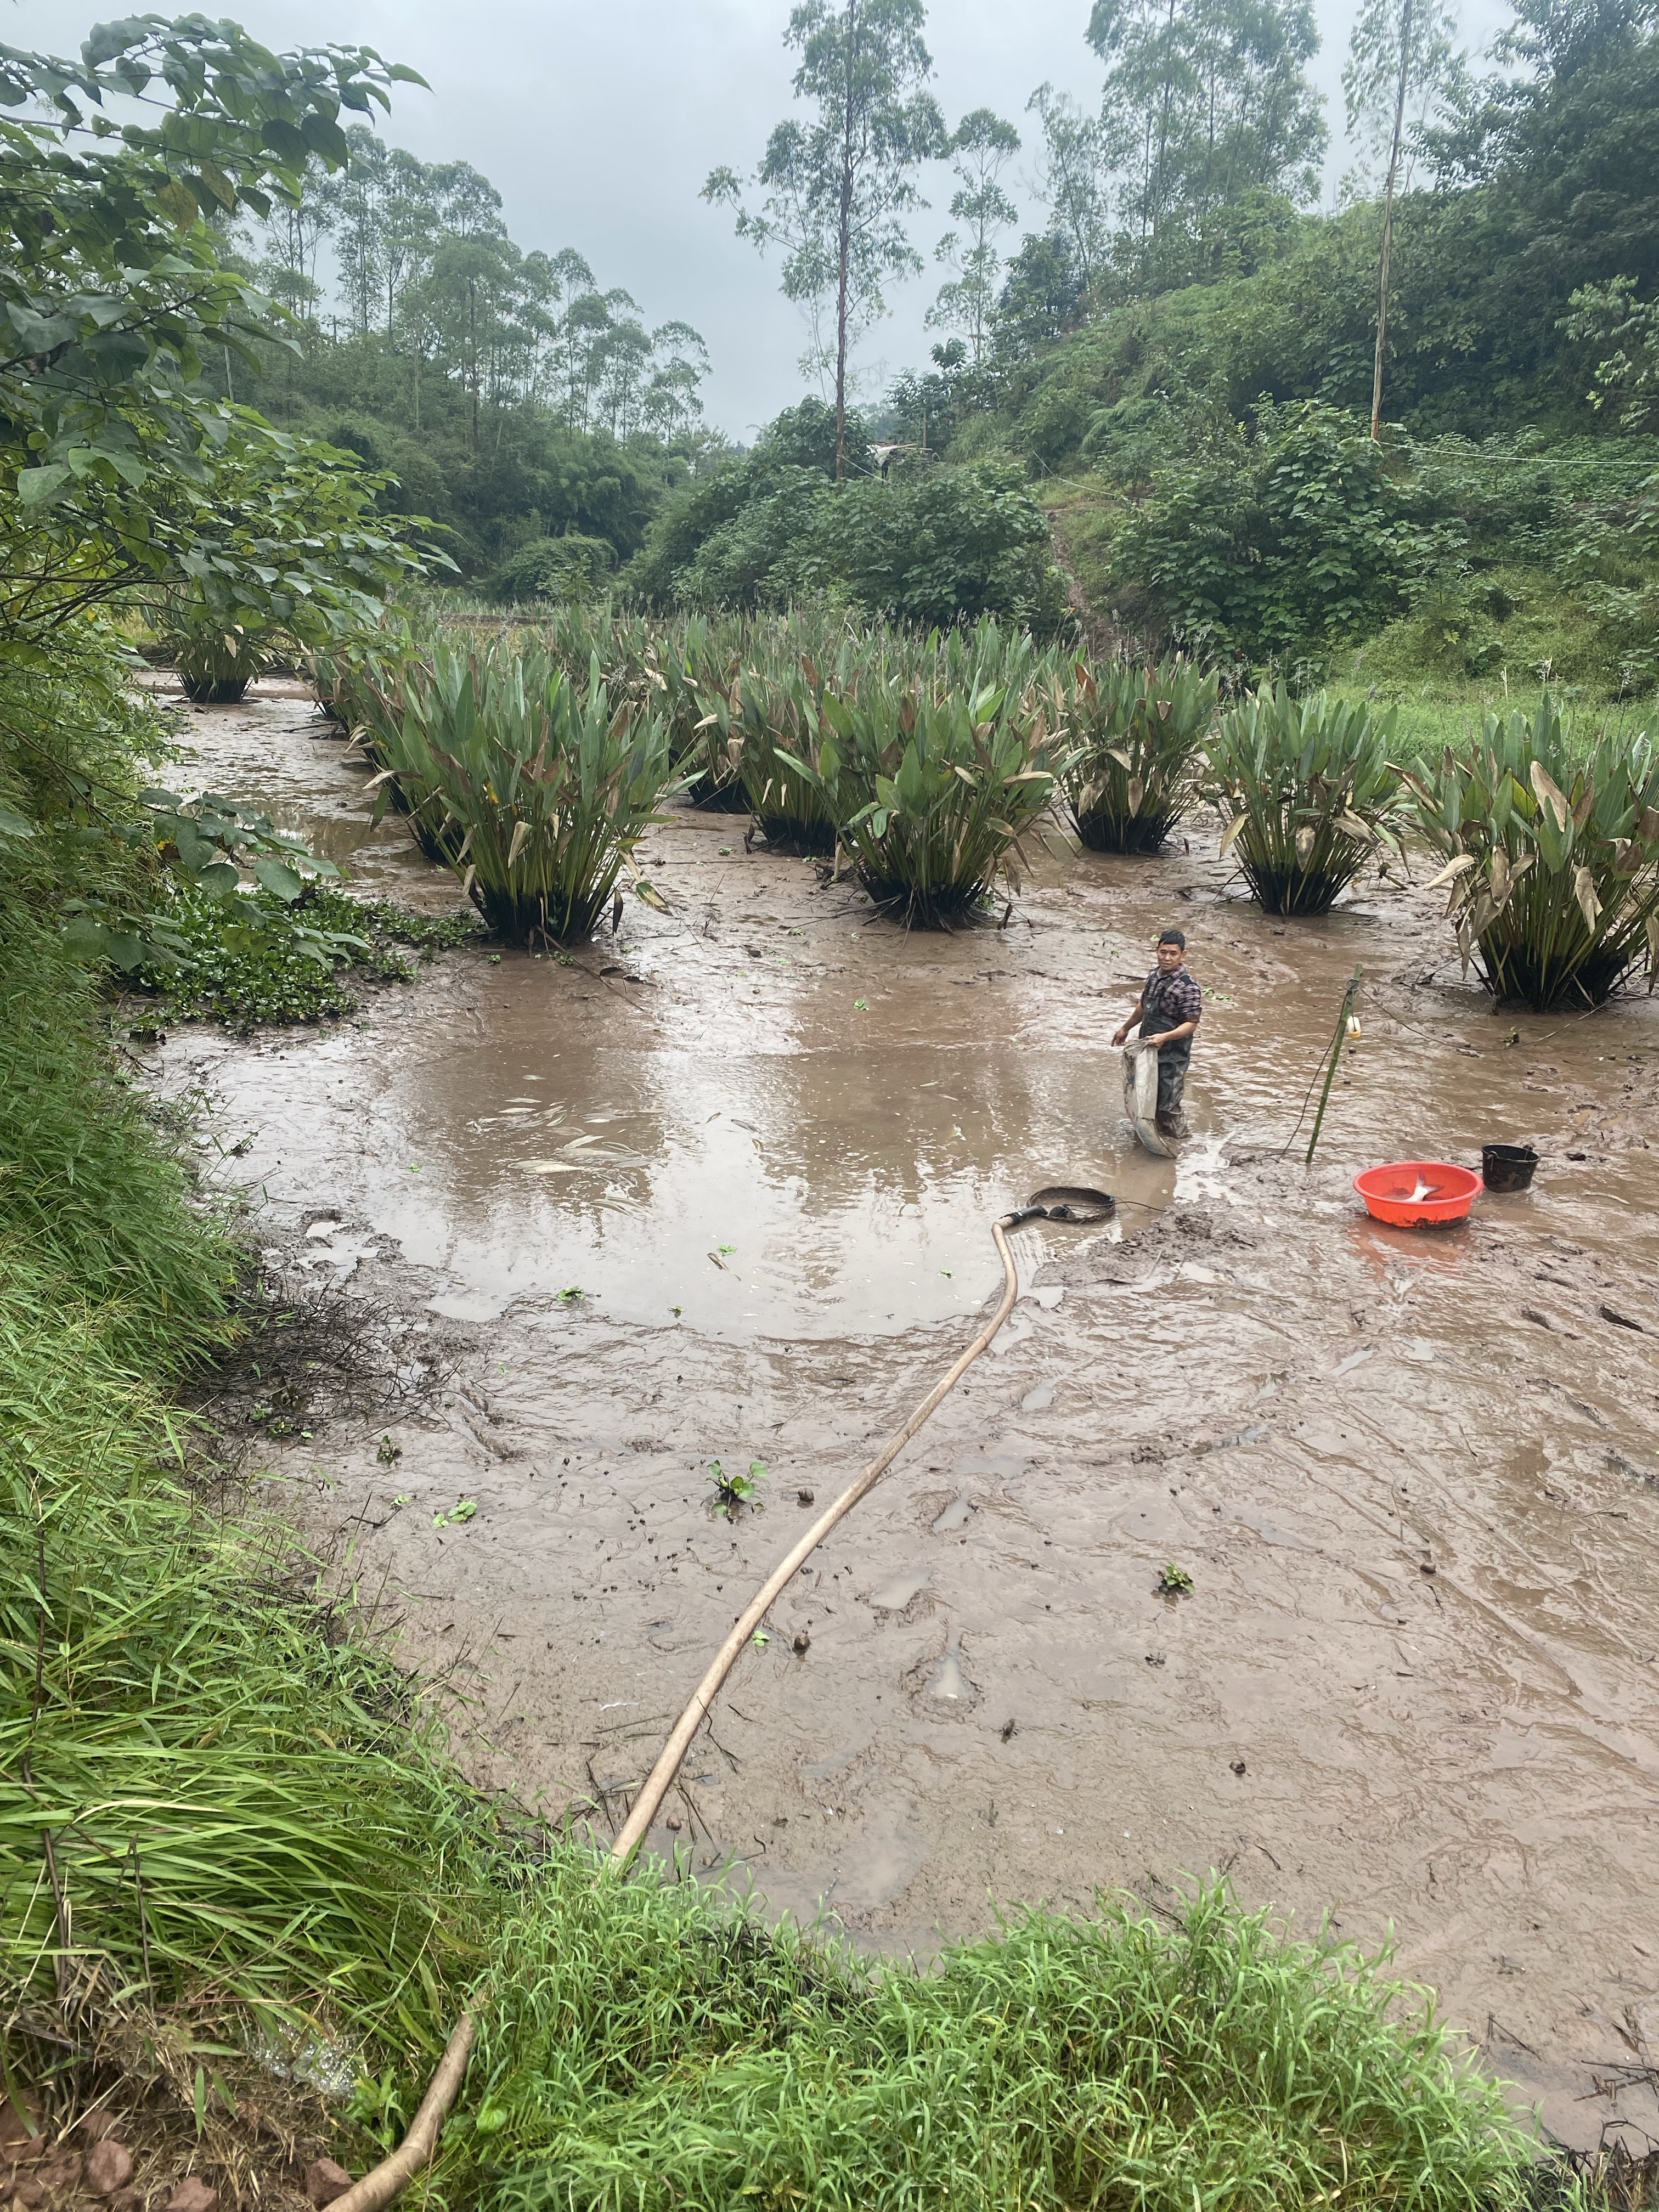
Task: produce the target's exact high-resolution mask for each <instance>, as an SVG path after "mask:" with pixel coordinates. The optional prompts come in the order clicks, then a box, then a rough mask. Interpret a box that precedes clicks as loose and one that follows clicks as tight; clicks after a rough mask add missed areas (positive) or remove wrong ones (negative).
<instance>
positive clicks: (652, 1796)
mask: <svg viewBox="0 0 1659 2212" xmlns="http://www.w3.org/2000/svg"><path fill="white" fill-rule="evenodd" d="M1045 1211H1046V1209H1045V1208H1043V1207H1042V1206H1030V1207H1027V1208H1025V1209H1024V1210H1023V1211H1022V1212H1018V1213H1005V1214H1004V1215H1003V1216H1002V1217H1001V1218H1000V1220H997V1221H994V1222H993V1223H992V1224H991V1234H992V1236H993V1237H994V1238H995V1239H996V1247H997V1253H998V1256H999V1257H1000V1260H1001V1261H1002V1278H1003V1279H1002V1296H1001V1297H1000V1299H999V1300H998V1301H997V1309H996V1311H995V1312H994V1314H993V1315H992V1316H991V1318H990V1320H989V1321H988V1322H986V1324H985V1326H984V1328H982V1329H981V1331H980V1333H979V1334H978V1335H977V1336H976V1337H975V1339H974V1340H973V1342H972V1343H971V1344H970V1345H969V1346H968V1349H967V1350H966V1351H965V1352H963V1355H962V1357H961V1358H959V1359H958V1360H957V1362H956V1363H955V1364H954V1365H953V1366H951V1368H949V1369H948V1370H946V1371H945V1374H943V1375H941V1376H940V1377H939V1381H938V1382H937V1383H934V1385H933V1389H931V1390H930V1391H929V1392H928V1393H927V1396H926V1397H925V1398H924V1399H923V1400H922V1401H921V1404H920V1405H919V1406H918V1407H916V1408H915V1412H914V1413H912V1414H911V1415H910V1418H909V1419H908V1420H907V1421H906V1422H905V1424H904V1425H903V1426H902V1428H900V1429H896V1431H894V1433H893V1434H892V1435H891V1436H890V1437H889V1438H888V1439H887V1442H886V1443H884V1445H883V1446H882V1448H881V1449H880V1450H879V1451H878V1453H877V1455H876V1456H875V1457H874V1459H872V1461H871V1462H870V1464H869V1465H868V1467H866V1468H864V1469H863V1470H862V1471H861V1472H860V1474H857V1475H855V1476H854V1479H853V1480H852V1481H851V1482H850V1483H848V1486H847V1487H846V1489H845V1490H843V1491H842V1493H841V1496H840V1497H839V1498H837V1499H836V1502H835V1504H833V1505H832V1506H830V1507H829V1510H828V1511H827V1512H823V1513H820V1514H819V1516H818V1517H817V1520H816V1521H815V1522H813V1523H812V1525H811V1528H809V1529H808V1530H807V1532H806V1534H805V1535H804V1536H803V1537H802V1538H801V1539H800V1541H799V1543H797V1544H795V1545H793V1546H792V1547H791V1548H790V1550H789V1551H788V1552H787V1553H785V1554H784V1556H783V1558H782V1559H781V1560H780V1561H779V1562H778V1564H777V1565H776V1566H775V1567H774V1568H773V1570H772V1571H771V1573H770V1574H769V1576H768V1577H767V1578H766V1580H765V1581H764V1582H763V1583H762V1584H761V1586H760V1589H758V1590H757V1592H756V1594H755V1595H754V1597H753V1598H751V1599H750V1602H749V1604H748V1606H747V1607H745V1609H744V1611H743V1612H742V1613H739V1614H738V1617H737V1620H735V1621H734V1622H733V1623H732V1633H731V1634H730V1635H729V1636H728V1637H727V1638H726V1641H725V1643H724V1644H721V1646H720V1650H718V1651H717V1652H716V1653H715V1654H714V1658H713V1660H712V1661H711V1662H710V1663H709V1667H708V1672H707V1674H704V1676H703V1678H702V1681H701V1682H699V1683H698V1685H697V1686H696V1689H695V1690H693V1692H691V1699H690V1704H689V1705H687V1706H686V1708H685V1711H684V1712H683V1713H682V1714H681V1715H680V1717H679V1718H678V1721H676V1722H675V1723H674V1730H673V1734H672V1735H671V1736H670V1737H669V1739H668V1741H667V1742H666V1743H665V1745H664V1746H663V1747H662V1752H661V1755H660V1756H659V1759H658V1760H657V1763H656V1765H654V1766H653V1768H652V1770H651V1771H650V1773H649V1774H648V1775H647V1777H646V1781H645V1786H644V1788H643V1789H642V1790H641V1791H640V1794H639V1796H637V1797H636V1798H635V1801H634V1809H633V1811H632V1812H631V1813H629V1816H628V1818H627V1820H625V1821H624V1822H623V1828H622V1832H621V1833H620V1834H619V1835H618V1836H617V1840H616V1842H615V1843H614V1844H612V1845H611V1865H612V1866H613V1867H619V1866H625V1865H626V1864H627V1863H628V1861H629V1859H631V1858H632V1857H633V1856H634V1854H635V1851H636V1850H638V1849H639V1847H640V1844H641V1841H642V1839H643V1838H644V1836H645V1833H646V1831H647V1829H648V1828H649V1827H650V1826H651V1823H652V1821H653V1820H655V1819H656V1817H657V1810H658V1808H659V1806H660V1805H661V1803H662V1801H663V1799H664V1798H665V1796H667V1795H668V1792H669V1790H670V1789H671V1787H672V1785H673V1781H674V1777H675V1776H676V1775H677V1774H678V1772H679V1771H680V1763H681V1761H682V1760H683V1759H684V1757H685V1754H686V1753H687V1752H688V1751H689V1750H690V1747H691V1739H692V1738H693V1736H695V1735H696V1732H697V1730H698V1729H700V1728H701V1727H702V1723H703V1721H704V1720H705V1718H706V1717H708V1708H709V1707H710V1706H711V1705H713V1704H714V1699H715V1698H716V1696H717V1695H718V1694H719V1692H720V1685H721V1683H722V1682H724V1681H725V1680H726V1676H727V1675H728V1674H730V1673H731V1671H732V1668H733V1667H734V1666H735V1665H736V1663H737V1659H738V1653H739V1652H740V1651H741V1650H743V1648H744V1644H747V1643H748V1641H749V1639H750V1637H751V1636H752V1635H753V1634H754V1632H755V1631H756V1630H757V1628H758V1627H759V1626H760V1625H761V1623H762V1621H763V1620H765V1618H766V1616H767V1614H768V1613H769V1612H770V1611H771V1609H772V1607H774V1606H775V1604H776V1603H777V1601H778V1600H779V1598H780V1597H781V1596H782V1595H783V1593H784V1591H785V1590H786V1589H787V1587H788V1585H789V1583H791V1581H793V1578H794V1577H795V1576H796V1575H797V1574H799V1571H800V1570H801V1568H802V1567H804V1566H805V1564H806V1562H807V1560H808V1559H810V1558H811V1555H812V1553H814V1552H815V1551H816V1550H817V1547H818V1546H819V1545H820V1544H821V1543H822V1542H823V1540H824V1538H825V1537H826V1536H827V1535H828V1534H829V1531H830V1530H831V1529H832V1528H834V1527H835V1526H836V1522H839V1521H842V1520H845V1518H846V1517H847V1516H848V1514H849V1513H850V1512H851V1511H852V1510H853V1508H854V1506H855V1505H856V1504H858V1502H859V1500H860V1498H864V1497H866V1496H867V1495H868V1494H869V1492H871V1491H872V1490H873V1489H874V1488H875V1486H876V1485H877V1483H878V1482H879V1481H880V1480H881V1478H882V1476H883V1475H884V1474H886V1472H887V1470H888V1468H890V1466H891V1465H892V1463H893V1462H894V1461H895V1460H896V1458H897V1457H898V1455H899V1454H900V1452H902V1450H903V1449H904V1447H905V1445H906V1444H908V1443H909V1441H910V1439H911V1437H914V1436H915V1433H916V1431H917V1430H918V1429H920V1428H921V1425H922V1424H923V1423H924V1422H925V1421H926V1420H927V1419H928V1417H929V1416H930V1415H931V1414H932V1413H934V1412H936V1411H937V1409H938V1408H939V1406H941V1405H942V1404H943V1403H944V1401H945V1399H946V1398H947V1397H948V1396H949V1395H950V1394H951V1391H952V1390H953V1389H955V1387H956V1385H957V1383H959V1382H960V1381H961V1380H962V1378H963V1376H964V1375H965V1374H966V1373H967V1372H968V1370H969V1368H970V1367H971V1366H972V1365H973V1364H974V1362H975V1360H976V1359H977V1358H979V1356H980V1354H981V1352H983V1351H984V1349H985V1347H986V1346H987V1344H989V1342H990V1341H991V1339H992V1338H993V1337H994V1335H995V1334H996V1333H997V1331H998V1330H999V1329H1000V1328H1001V1327H1002V1324H1003V1322H1006V1320H1007V1318H1008V1316H1009V1315H1010V1314H1011V1313H1012V1311H1013V1308H1014V1300H1015V1298H1016V1297H1018V1295H1019V1276H1018V1272H1017V1270H1016V1268H1015V1267H1014V1255H1013V1254H1012V1252H1011V1251H1010V1250H1009V1249H1008V1238H1007V1235H1006V1231H1008V1230H1010V1229H1016V1228H1018V1226H1019V1225H1020V1223H1021V1222H1022V1221H1029V1220H1030V1219H1032V1218H1034V1217H1036V1216H1037V1215H1041V1214H1042V1212H1045Z"/></svg>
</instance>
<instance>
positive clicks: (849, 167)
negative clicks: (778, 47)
mask: <svg viewBox="0 0 1659 2212" xmlns="http://www.w3.org/2000/svg"><path fill="white" fill-rule="evenodd" d="M926 20H927V10H926V9H925V8H924V7H923V5H922V0H799V5H798V6H797V7H796V8H795V9H793V12H792V13H791V15H790V17H789V22H788V27H787V29H786V30H785V32H784V44H785V45H786V46H791V47H793V48H795V49H796V50H797V51H798V52H799V54H800V65H799V68H798V69H797V70H796V71H795V76H794V91H795V97H796V98H797V99H798V100H803V101H805V102H806V103H807V106H808V115H807V118H806V119H805V121H798V120H796V119H795V118H787V119H786V120H785V121H784V122H781V123H780V124H779V125H777V127H776V128H775V131H773V133H772V135H771V137H770V138H769V139H768V141H767V143H766V150H765V152H764V154H763V155H762V157H761V161H760V165H759V167H757V170H756V172H755V183H756V185H757V186H758V187H759V189H760V191H761V193H762V196H763V197H762V199H761V204H760V206H759V208H758V210H755V211H753V212H751V211H750V209H749V208H748V207H746V206H745V205H744V198H743V187H742V185H741V183H740V182H739V179H738V175H737V173H736V172H735V170H732V169H730V168H719V169H716V170H714V172H713V173H712V174H711V175H710V177H709V179H708V182H707V183H706V184H705V185H704V186H703V189H702V197H703V198H705V199H706V200H708V201H710V202H711V203H712V204H715V205H717V206H728V207H732V208H733V209H735V210H736V211H737V219H738V236H739V237H740V238H747V239H750V240H752V241H753V243H754V244H755V245H756V246H757V247H758V248H759V249H760V250H761V252H766V251H767V250H768V249H769V247H771V246H778V247H780V248H781V251H782V253H783V257H784V258H783V291H784V295H785V297H786V298H787V299H790V300H793V301H794V302H795V303H796V305H797V306H798V307H801V308H802V309H803V311H804V312H805V314H806V317H807V321H808V326H809V329H810V330H811V344H810V347H809V349H808V354H807V356H806V362H808V363H810V364H811V368H812V369H814V370H816V371H817V373H819V374H823V373H824V372H825V370H826V369H827V368H829V364H830V362H833V364H834V386H835V404H836V482H837V483H840V482H841V481H842V478H843V477H845V475H846V473H847V371H848V356H849V354H850V352H851V349H852V348H853V346H854V343H856V341H857V339H858V337H860V334H861V333H862V332H863V331H865V330H866V329H868V327H869V326H870V325H871V324H872V323H873V322H875V321H876V320H877V319H878V318H879V317H880V316H881V315H882V314H884V313H885V311H886V301H885V298H884V286H885V285H886V284H887V283H890V282H891V281H892V280H893V279H894V278H896V277H902V276H913V275H919V274H920V273H921V266H922V263H921V255H920V254H919V253H918V252H916V250H915V246H912V245H911V243H910V240H909V236H908V233H907V231H906V229H905V217H906V216H908V215H909V214H911V213H912V212H913V211H914V210H916V209H917V208H920V207H923V206H925V205H926V204H927V203H926V202H925V201H924V200H923V199H922V197H921V193H920V192H919V191H918V190H917V188H916V185H915V172H916V170H917V169H918V168H919V167H921V164H922V163H923V162H924V161H932V160H934V159H937V158H938V157H939V156H940V155H943V154H944V152H945V149H946V146H947V145H948V143H949V139H948V134H947V132H946V131H945V118H944V117H943V116H942V115H941V114H940V112H939V103H938V101H937V100H934V98H933V94H931V93H930V92H929V91H927V80H928V79H929V77H930V76H932V75H933V57H932V56H931V55H930V54H929V52H928V51H927V46H926V44H925V43H924V41H923V39H922V26H923V24H924V22H925V21H926ZM826 316H828V317H830V318H832V319H833V325H832V326H833V337H829V336H828V335H826V333H825V331H824V329H823V320H824V318H825V317H826ZM804 365H805V364H804Z"/></svg>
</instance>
